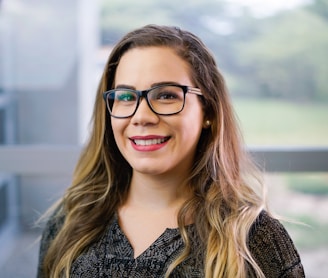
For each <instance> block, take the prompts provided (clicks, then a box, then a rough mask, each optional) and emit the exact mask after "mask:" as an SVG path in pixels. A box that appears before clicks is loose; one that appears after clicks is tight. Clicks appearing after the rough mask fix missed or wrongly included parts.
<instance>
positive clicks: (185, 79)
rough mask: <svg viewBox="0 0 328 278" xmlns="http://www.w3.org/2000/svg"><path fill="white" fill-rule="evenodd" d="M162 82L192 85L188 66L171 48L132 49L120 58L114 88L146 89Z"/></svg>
mask: <svg viewBox="0 0 328 278" xmlns="http://www.w3.org/2000/svg"><path fill="white" fill-rule="evenodd" d="M163 81H172V82H176V83H181V84H183V85H193V84H192V83H191V74H190V66H189V64H188V63H187V62H186V61H185V60H183V59H182V58H181V57H179V56H178V55H177V54H176V52H175V51H174V50H173V49H172V48H168V47H138V48H132V49H130V50H128V51H127V52H126V53H125V54H124V55H123V56H122V58H121V59H120V62H119V64H118V66H117V69H116V74H115V86H116V85H118V84H126V85H133V86H135V87H137V86H146V87H147V86H149V85H150V84H153V83H157V82H163ZM139 89H142V88H139Z"/></svg>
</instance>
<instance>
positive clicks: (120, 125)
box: [111, 118, 125, 147]
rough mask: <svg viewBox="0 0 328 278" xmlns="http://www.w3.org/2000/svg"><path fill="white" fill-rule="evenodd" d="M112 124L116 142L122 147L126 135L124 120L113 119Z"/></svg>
mask: <svg viewBox="0 0 328 278" xmlns="http://www.w3.org/2000/svg"><path fill="white" fill-rule="evenodd" d="M111 123H112V129H113V135H114V139H115V142H116V144H117V146H118V147H120V145H121V143H122V139H123V133H124V126H125V125H124V120H120V119H115V118H112V120H111Z"/></svg>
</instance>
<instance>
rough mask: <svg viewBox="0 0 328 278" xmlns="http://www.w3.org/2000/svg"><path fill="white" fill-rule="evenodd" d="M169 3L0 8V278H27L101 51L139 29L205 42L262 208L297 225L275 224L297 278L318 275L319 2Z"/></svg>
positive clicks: (63, 183) (323, 3) (326, 188)
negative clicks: (40, 222)
mask: <svg viewBox="0 0 328 278" xmlns="http://www.w3.org/2000/svg"><path fill="white" fill-rule="evenodd" d="M179 3H180V2H179ZM179 3H178V2H177V1H176V0H174V1H173V0H166V1H160V0H139V1H133V0H96V1H87V0H79V1H78V0H71V1H64V0H47V1H42V0H0V246H1V248H0V276H1V277H4V278H6V277H35V275H36V267H37V260H38V241H37V239H38V237H39V236H40V233H41V230H42V226H37V225H35V221H36V220H37V219H38V218H39V217H40V215H42V213H44V211H45V210H46V209H47V208H48V207H49V206H50V205H51V204H52V203H53V202H54V201H56V200H57V199H58V198H60V196H61V195H62V194H63V192H64V190H65V189H66V188H67V187H68V186H69V184H70V180H71V175H72V171H73V168H74V164H75V162H76V159H77V158H78V154H79V150H80V148H81V146H82V145H83V144H84V142H85V140H86V139H87V137H88V131H89V130H88V128H89V121H90V117H91V114H92V109H93V102H94V97H95V91H96V88H97V84H98V81H99V79H100V75H101V73H102V70H103V67H104V64H105V63H106V59H107V57H108V55H109V53H110V49H111V48H112V47H113V45H115V43H116V42H117V41H118V40H119V39H120V38H121V36H122V35H124V34H125V33H126V32H128V31H130V30H132V29H135V28H137V27H140V26H143V25H145V24H149V23H156V24H166V25H176V26H180V27H181V28H183V29H187V30H190V31H192V32H193V33H195V34H197V35H198V36H199V37H200V38H201V39H202V40H203V41H204V42H205V43H206V44H207V45H208V47H209V48H210V50H211V51H212V52H213V54H214V55H215V57H216V59H217V62H218V66H219V68H220V70H221V72H222V73H223V75H224V76H225V78H226V82H227V85H228V88H229V91H230V93H231V96H232V99H233V103H234V107H235V110H236V113H237V116H238V119H239V121H240V125H241V127H242V130H243V132H244V136H245V141H246V143H247V145H248V147H249V148H250V150H251V151H252V152H254V155H255V156H256V154H257V157H260V156H261V155H263V156H264V157H265V159H266V160H265V161H267V164H266V165H264V167H267V172H266V173H265V181H266V183H267V184H268V197H269V203H270V206H271V208H272V209H273V210H274V211H275V212H277V213H278V214H280V215H282V216H284V217H287V218H291V219H293V220H295V221H300V222H303V223H305V224H307V225H299V224H293V223H284V224H285V225H286V227H287V229H288V231H289V232H290V234H291V236H292V238H293V239H294V241H295V244H296V245H297V248H298V249H299V251H300V253H301V257H302V260H303V264H304V266H305V270H306V275H307V277H325V274H326V273H328V264H327V258H328V237H327V234H328V173H327V168H328V161H327V149H328V81H327V77H328V0H312V1H310V0H308V1H306V0H289V1H278V0H272V1H271V0H268V1H260V0H258V1H257V0H226V1H218V0H202V1H196V0H190V1H183V3H181V4H179ZM277 156H278V157H279V159H280V160H279V159H278V160H277V159H276V157H277ZM271 160H272V161H271ZM270 161H271V162H272V163H270ZM295 165H297V166H295Z"/></svg>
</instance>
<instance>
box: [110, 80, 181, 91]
mask: <svg viewBox="0 0 328 278" xmlns="http://www.w3.org/2000/svg"><path fill="white" fill-rule="evenodd" d="M161 85H181V84H180V83H178V82H174V81H162V82H156V83H153V84H151V86H150V88H153V87H156V86H161ZM115 88H116V89H131V90H135V89H136V88H135V87H134V86H131V85H126V84H119V85H117V86H115Z"/></svg>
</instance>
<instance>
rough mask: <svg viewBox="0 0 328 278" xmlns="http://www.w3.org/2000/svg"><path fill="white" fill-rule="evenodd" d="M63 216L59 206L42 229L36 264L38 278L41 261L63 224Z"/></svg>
mask: <svg viewBox="0 0 328 278" xmlns="http://www.w3.org/2000/svg"><path fill="white" fill-rule="evenodd" d="M64 220H65V215H64V213H63V209H62V206H61V205H59V206H58V207H57V208H56V209H55V210H54V211H53V213H52V214H50V217H49V218H48V220H47V222H46V225H45V227H44V229H43V232H42V236H41V242H40V249H39V264H38V277H43V267H42V264H43V260H44V257H45V255H46V253H47V251H48V249H49V246H50V244H51V242H52V241H53V240H54V238H55V237H56V235H57V234H58V232H59V231H60V229H61V227H62V226H63V224H64Z"/></svg>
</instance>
